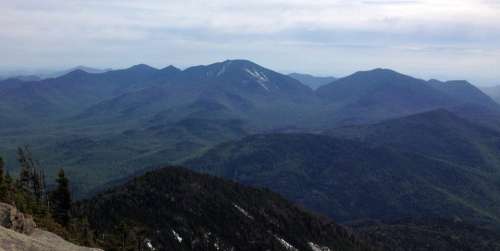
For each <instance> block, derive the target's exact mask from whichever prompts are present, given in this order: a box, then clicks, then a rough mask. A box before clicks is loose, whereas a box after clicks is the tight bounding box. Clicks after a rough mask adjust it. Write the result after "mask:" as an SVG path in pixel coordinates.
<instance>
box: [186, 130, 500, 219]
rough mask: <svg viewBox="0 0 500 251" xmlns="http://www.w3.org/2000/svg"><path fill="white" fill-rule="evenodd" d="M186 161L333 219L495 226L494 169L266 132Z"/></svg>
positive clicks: (497, 190) (346, 142)
mask: <svg viewBox="0 0 500 251" xmlns="http://www.w3.org/2000/svg"><path fill="white" fill-rule="evenodd" d="M429 130H432V129H429ZM454 133H456V132H454V131H450V132H449V134H454ZM418 136H419V135H418V134H415V136H414V137H418ZM387 137H394V138H396V137H398V136H397V134H389V135H388V136H387ZM471 137H473V136H471ZM421 147H424V146H421ZM430 147H432V143H430ZM451 147H452V146H451ZM457 147H460V146H457ZM431 149H433V148H431ZM438 150H439V149H438ZM463 154H468V153H467V152H464V153H463ZM466 156H467V155H466ZM185 165H186V166H188V167H191V168H192V169H193V170H197V171H201V172H206V173H209V174H213V175H216V176H220V177H225V178H228V179H231V180H235V181H238V182H241V183H243V184H247V185H252V186H258V187H266V188H269V189H271V190H273V191H275V192H278V193H280V194H282V195H284V196H285V197H286V198H288V199H290V200H292V201H294V202H296V203H298V204H301V205H304V206H305V207H306V208H309V209H311V210H314V211H316V212H320V213H323V214H326V215H329V216H331V217H332V218H333V219H335V220H337V221H340V222H344V221H351V220H357V219H394V218H401V217H407V216H408V217H431V216H432V217H444V218H452V217H458V218H462V219H467V220H470V221H484V222H490V223H493V224H498V223H500V222H499V221H498V217H499V215H498V212H500V211H499V207H498V205H499V202H500V199H499V197H498V196H497V195H498V194H499V193H500V187H498V183H497V182H496V178H495V177H497V176H496V175H494V174H495V172H494V171H493V170H488V169H486V170H484V169H481V168H476V167H468V168H465V167H462V166H461V165H458V164H456V163H452V162H450V161H445V160H440V159H436V158H434V157H432V156H425V155H422V154H419V152H417V153H404V152H400V151H398V150H397V149H396V150H394V149H390V148H384V147H370V146H368V145H367V144H366V143H362V142H359V143H358V142H355V141H349V140H341V139H335V138H330V137H327V136H323V135H308V134H269V135H256V136H249V137H246V138H244V139H242V140H239V141H235V142H229V143H225V144H222V145H219V146H217V147H215V148H213V149H211V150H209V151H208V152H206V153H205V154H204V155H202V156H201V157H199V158H196V159H194V160H190V161H187V162H186V163H185Z"/></svg>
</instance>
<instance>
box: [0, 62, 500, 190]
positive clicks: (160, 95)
mask: <svg viewBox="0 0 500 251" xmlns="http://www.w3.org/2000/svg"><path fill="white" fill-rule="evenodd" d="M0 97H1V99H0V118H2V121H3V123H2V124H1V125H0V135H2V137H1V139H0V146H1V147H0V151H2V152H4V153H5V154H4V155H7V156H6V159H7V162H8V163H9V164H10V166H13V165H14V163H15V161H14V160H15V158H14V152H15V151H14V150H15V147H17V146H18V145H24V144H31V145H33V146H34V150H35V153H39V154H40V155H41V156H44V158H43V159H42V160H41V161H42V163H43V164H44V165H45V166H65V167H67V169H68V170H69V172H70V173H72V175H74V176H75V177H78V180H79V181H81V184H79V185H78V187H79V189H81V192H82V193H84V192H85V191H87V190H89V189H92V188H93V187H94V186H95V185H98V184H104V183H105V182H107V181H109V180H111V179H114V178H119V177H117V176H126V175H129V174H132V173H134V172H135V171H136V170H140V169H141V168H146V167H150V166H155V165H161V164H165V163H172V164H176V163H181V162H182V161H184V160H186V159H189V158H191V157H194V156H198V155H199V154H202V153H203V152H204V151H206V150H207V149H209V148H211V147H213V146H215V145H217V144H219V143H223V142H225V141H229V140H237V139H241V138H242V137H245V136H247V135H250V134H255V133H263V132H291V131H293V132H317V131H324V130H328V129H331V128H337V127H341V126H348V125H355V124H364V123H374V122H378V121H383V120H386V119H390V118H397V117H401V116H406V115H410V114H414V113H418V112H424V111H430V110H433V109H440V108H442V109H448V110H450V111H453V110H454V109H455V110H457V109H458V110H460V111H458V113H462V112H461V111H462V110H467V109H469V110H472V108H471V107H474V112H470V114H471V116H472V115H473V116H478V114H481V113H479V112H477V111H476V110H479V111H482V113H485V114H486V112H483V111H488V112H487V115H485V116H482V115H481V116H480V118H475V120H478V121H479V120H485V121H486V122H488V123H490V124H493V125H496V124H497V123H496V122H497V121H500V119H499V118H500V116H499V115H498V114H500V112H498V106H497V105H496V103H494V102H493V101H492V100H491V98H489V97H488V96H486V95H485V94H483V93H482V92H481V91H479V90H478V89H477V88H475V87H474V86H473V85H471V84H469V83H467V82H464V81H454V82H440V81H437V80H431V81H424V80H419V79H415V78H412V77H410V76H406V75H403V74H400V73H397V72H394V71H391V70H386V69H375V70H371V71H364V72H357V73H354V74H352V75H350V76H347V77H345V78H341V79H338V80H336V81H334V82H331V83H329V84H326V85H323V86H322V87H320V88H318V89H317V90H313V89H311V88H310V87H308V86H306V85H304V84H303V83H301V82H300V81H298V80H296V79H294V78H291V77H289V76H287V75H283V74H280V73H278V72H275V71H272V70H270V69H267V68H265V67H262V66H259V65H257V64H255V63H253V62H250V61H247V60H227V61H224V62H220V63H214V64H210V65H202V66H194V67H190V68H187V69H185V70H180V69H178V68H176V67H174V66H168V67H165V68H163V69H156V68H153V67H150V66H148V65H144V64H142V65H136V66H133V67H130V68H128V69H123V70H111V71H106V72H102V73H89V72H86V71H84V70H82V69H77V70H74V71H72V72H70V73H68V74H66V75H64V76H61V77H56V78H51V79H45V80H41V81H36V82H25V81H20V80H14V79H10V80H5V81H1V82H0ZM464 113H465V112H464ZM7 114H8V116H7ZM495 119H498V120H495ZM486 122H485V123H486ZM49 172H51V170H49Z"/></svg>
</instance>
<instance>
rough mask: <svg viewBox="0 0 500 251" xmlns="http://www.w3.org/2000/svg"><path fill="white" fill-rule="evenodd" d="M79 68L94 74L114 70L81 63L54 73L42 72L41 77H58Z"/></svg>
mask: <svg viewBox="0 0 500 251" xmlns="http://www.w3.org/2000/svg"><path fill="white" fill-rule="evenodd" d="M77 70H81V71H84V72H86V73H92V74H97V73H105V72H108V71H112V69H97V68H92V67H88V66H83V65H79V66H76V67H73V68H70V69H67V70H63V71H57V72H52V73H47V74H41V75H40V76H39V77H40V78H41V79H47V78H57V77H61V76H64V75H66V74H68V73H70V72H73V71H77Z"/></svg>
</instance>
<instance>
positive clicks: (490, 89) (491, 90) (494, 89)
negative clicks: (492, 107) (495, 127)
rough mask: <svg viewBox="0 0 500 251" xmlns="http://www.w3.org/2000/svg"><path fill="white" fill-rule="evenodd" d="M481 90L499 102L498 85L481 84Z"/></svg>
mask: <svg viewBox="0 0 500 251" xmlns="http://www.w3.org/2000/svg"><path fill="white" fill-rule="evenodd" d="M481 90H482V91H483V92H484V93H486V94H487V95H488V96H490V97H491V98H492V99H493V100H495V101H496V102H497V103H500V86H483V87H481Z"/></svg>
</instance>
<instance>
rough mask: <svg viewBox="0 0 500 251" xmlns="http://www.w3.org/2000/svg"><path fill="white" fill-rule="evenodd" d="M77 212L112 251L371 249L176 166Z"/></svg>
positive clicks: (270, 196) (322, 223)
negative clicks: (118, 249) (144, 250)
mask: <svg viewBox="0 0 500 251" xmlns="http://www.w3.org/2000/svg"><path fill="white" fill-rule="evenodd" d="M144 205H147V207H145V206H144ZM76 211H77V212H78V214H79V215H80V216H82V217H85V218H87V219H88V220H89V225H90V227H91V228H92V229H96V231H97V232H96V233H95V236H96V237H97V239H98V242H99V243H101V245H102V246H103V247H104V248H105V249H106V250H108V249H110V248H114V247H118V246H120V247H121V246H123V245H125V246H126V247H127V248H128V247H133V248H138V247H139V246H140V247H141V248H149V250H203V251H205V250H283V251H285V250H311V251H316V250H370V249H369V248H368V247H366V244H363V243H362V242H360V241H359V240H357V239H356V237H355V236H353V235H352V234H351V233H349V232H348V231H347V230H345V229H344V228H342V227H340V226H338V225H336V224H335V223H333V222H331V221H329V220H326V219H323V218H319V217H316V216H313V215H311V214H309V213H307V212H305V211H303V210H301V209H299V208H297V207H295V206H293V205H292V204H291V203H289V202H287V201H286V200H284V199H282V198H281V197H280V196H279V195H276V194H274V193H272V192H270V191H268V190H263V189H252V188H247V187H244V186H241V185H238V184H236V183H233V182H228V181H224V180H222V179H218V178H213V177H210V176H207V175H201V174H195V173H193V172H190V171H187V170H183V169H178V168H173V167H170V168H164V169H160V170H157V171H154V172H149V173H147V174H145V175H144V176H141V177H137V178H134V179H133V180H131V181H129V182H127V183H126V184H124V185H121V186H119V187H117V188H113V189H111V190H109V191H107V192H104V193H101V194H99V195H97V196H95V197H94V198H92V199H90V200H87V201H84V202H82V203H81V204H80V206H79V207H78V210H76ZM120 229H124V231H126V233H127V236H128V237H127V238H126V239H125V240H123V238H122V235H123V232H124V231H123V230H120ZM141 248H139V249H141ZM141 250H142V249H141Z"/></svg>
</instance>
